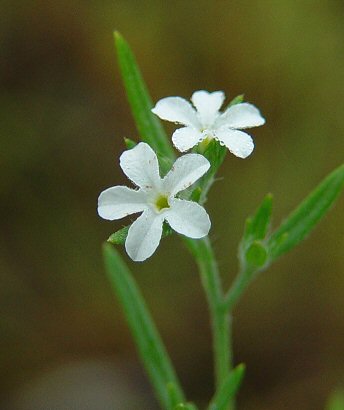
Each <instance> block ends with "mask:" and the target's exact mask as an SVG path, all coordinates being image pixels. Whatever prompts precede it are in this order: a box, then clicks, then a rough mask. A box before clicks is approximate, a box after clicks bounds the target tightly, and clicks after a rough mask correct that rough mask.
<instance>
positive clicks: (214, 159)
mask: <svg viewBox="0 0 344 410" xmlns="http://www.w3.org/2000/svg"><path fill="white" fill-rule="evenodd" d="M226 154H227V148H226V147H224V146H222V145H221V144H220V143H219V142H218V141H216V140H215V139H212V140H211V141H210V142H209V143H208V145H207V147H206V148H205V150H204V151H203V152H202V155H204V156H205V157H206V158H207V160H208V161H209V162H210V168H209V170H208V171H207V173H206V174H205V175H204V176H203V177H202V178H201V179H200V180H199V181H198V184H197V186H198V188H199V189H200V190H201V195H200V199H199V202H200V204H204V203H205V202H206V200H207V194H208V191H209V189H210V188H211V186H212V185H213V183H214V181H215V177H216V174H217V171H218V170H219V168H220V166H221V164H222V162H223V160H224V159H225V156H226Z"/></svg>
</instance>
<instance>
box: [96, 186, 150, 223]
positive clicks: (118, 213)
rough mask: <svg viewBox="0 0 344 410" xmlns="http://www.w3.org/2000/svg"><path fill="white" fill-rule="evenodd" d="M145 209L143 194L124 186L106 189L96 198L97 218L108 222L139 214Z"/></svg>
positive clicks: (144, 196)
mask: <svg viewBox="0 0 344 410" xmlns="http://www.w3.org/2000/svg"><path fill="white" fill-rule="evenodd" d="M146 208H147V203H146V195H145V193H144V192H143V191H135V190H134V189H130V188H128V187H126V186H114V187H111V188H108V189H106V190H105V191H103V192H102V193H101V194H100V195H99V198H98V214H99V216H100V217H101V218H104V219H109V220H110V221H113V220H114V219H121V218H124V217H125V216H128V215H131V214H135V213H136V212H141V211H143V210H145V209H146Z"/></svg>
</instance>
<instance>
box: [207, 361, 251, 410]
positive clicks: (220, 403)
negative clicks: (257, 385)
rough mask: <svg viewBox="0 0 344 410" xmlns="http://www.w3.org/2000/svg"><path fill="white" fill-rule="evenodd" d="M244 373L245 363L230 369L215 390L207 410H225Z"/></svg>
mask: <svg viewBox="0 0 344 410" xmlns="http://www.w3.org/2000/svg"><path fill="white" fill-rule="evenodd" d="M244 374H245V365H244V364H243V363H242V364H239V365H238V366H237V367H236V368H235V369H234V370H232V371H231V372H230V373H229V374H228V376H227V377H226V379H225V380H224V381H223V383H222V384H221V386H220V387H219V389H218V390H217V391H216V393H215V396H214V398H213V399H212V401H211V402H210V405H209V407H208V410H227V409H228V407H229V405H230V403H231V401H232V400H233V399H234V397H235V395H236V393H237V391H238V390H239V388H240V386H241V382H242V380H243V378H244Z"/></svg>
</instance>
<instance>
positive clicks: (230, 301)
mask: <svg viewBox="0 0 344 410" xmlns="http://www.w3.org/2000/svg"><path fill="white" fill-rule="evenodd" d="M254 273H255V270H254V269H253V268H252V267H245V268H243V269H241V270H240V272H239V274H238V276H237V277H236V278H235V279H234V282H233V284H232V286H231V287H230V289H229V291H228V292H227V294H226V295H225V298H224V308H225V311H227V312H229V313H231V312H232V311H233V308H234V307H235V305H236V303H237V302H238V301H239V299H240V297H241V295H242V294H243V293H244V291H245V290H246V289H247V287H248V285H249V284H250V283H251V279H252V276H253V275H254Z"/></svg>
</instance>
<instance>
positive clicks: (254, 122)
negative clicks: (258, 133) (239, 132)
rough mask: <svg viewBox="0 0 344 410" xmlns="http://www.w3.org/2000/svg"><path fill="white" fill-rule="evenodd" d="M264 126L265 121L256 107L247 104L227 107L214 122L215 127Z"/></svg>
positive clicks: (240, 127)
mask: <svg viewBox="0 0 344 410" xmlns="http://www.w3.org/2000/svg"><path fill="white" fill-rule="evenodd" d="M263 124H265V119H264V117H263V116H262V115H261V113H260V111H259V110H258V108H257V107H255V106H254V105H252V104H249V103H241V104H235V105H232V106H231V107H229V108H228V109H227V110H226V111H225V112H224V113H223V114H222V115H221V116H220V117H219V118H218V120H217V121H216V126H217V127H222V126H224V125H225V126H228V127H230V128H238V129H242V128H251V127H259V126H260V125H263Z"/></svg>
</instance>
